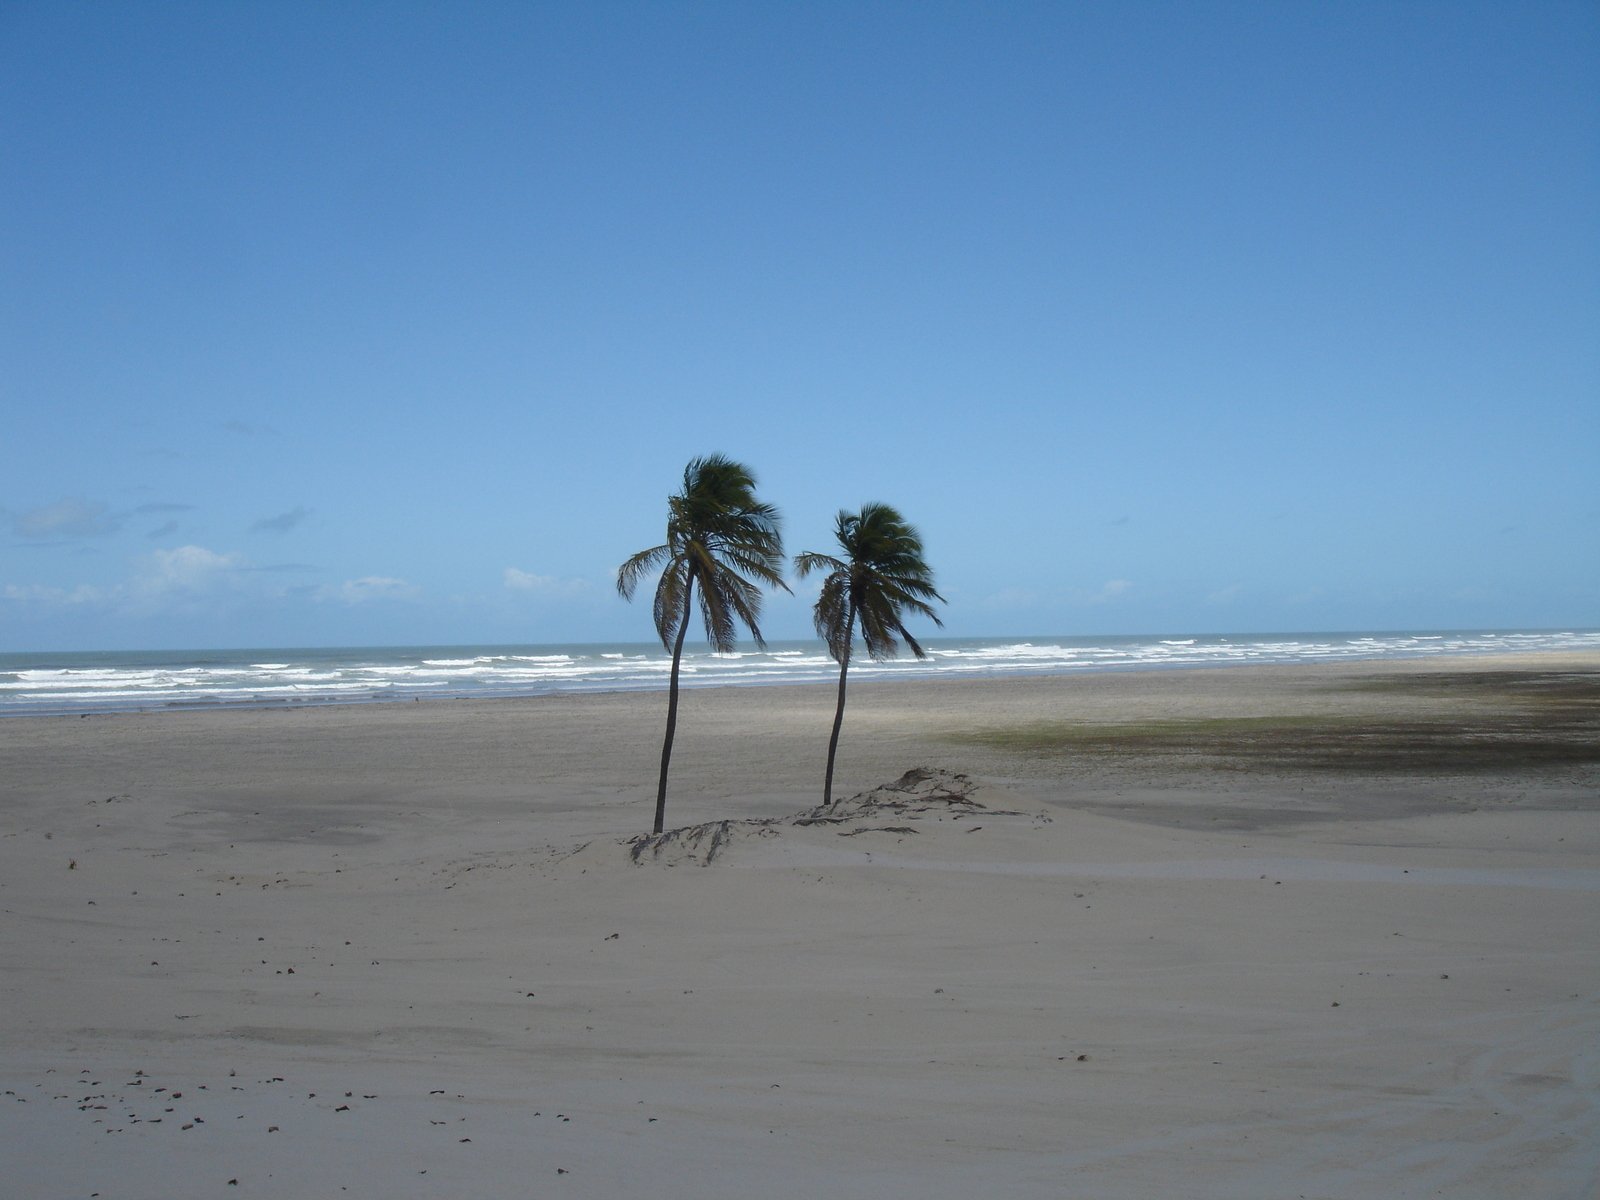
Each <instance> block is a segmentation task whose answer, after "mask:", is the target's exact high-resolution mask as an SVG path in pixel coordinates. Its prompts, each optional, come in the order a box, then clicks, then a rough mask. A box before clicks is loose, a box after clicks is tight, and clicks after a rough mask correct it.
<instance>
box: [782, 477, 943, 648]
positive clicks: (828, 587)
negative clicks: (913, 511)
mask: <svg viewBox="0 0 1600 1200" xmlns="http://www.w3.org/2000/svg"><path fill="white" fill-rule="evenodd" d="M834 536H835V537H836V538H837V539H838V542H839V548H840V549H841V550H842V551H843V552H844V557H843V558H835V557H834V556H833V555H830V554H813V553H806V554H800V555H797V556H796V557H795V560H794V565H795V572H796V574H798V575H799V576H800V577H801V578H802V579H803V578H805V577H806V576H807V575H809V574H811V572H813V571H826V572H827V573H828V574H827V576H826V577H825V578H824V579H823V581H822V593H821V595H819V596H818V597H817V604H816V609H815V611H814V612H813V618H814V623H815V625H816V628H817V634H818V636H820V637H821V638H822V640H823V641H824V642H826V643H827V644H828V653H829V654H831V655H832V656H833V659H834V661H835V662H837V663H840V664H844V663H847V662H849V660H850V651H851V645H852V643H853V642H854V641H855V628H854V627H855V624H856V622H857V621H859V622H860V625H861V640H862V641H863V642H864V643H865V644H866V647H867V653H868V654H869V655H871V656H872V657H873V658H874V659H877V660H880V661H881V660H883V659H886V658H893V657H894V656H895V655H896V654H898V653H899V652H900V640H901V639H904V640H905V643H906V647H907V648H908V649H909V650H910V651H911V653H913V654H915V655H916V656H917V657H918V658H926V657H927V652H926V651H924V650H923V648H922V646H921V644H920V643H918V641H917V639H916V638H915V637H913V636H912V635H911V631H910V630H908V629H907V628H906V627H905V619H904V618H905V615H906V614H909V613H915V614H916V615H918V616H922V617H927V618H928V619H929V620H931V621H932V622H933V623H934V624H935V625H941V626H942V625H943V622H941V621H940V620H939V616H938V614H937V613H935V612H934V610H933V606H932V605H931V604H929V603H928V602H929V601H930V600H937V601H939V602H940V603H943V602H944V597H943V596H941V595H940V594H939V593H938V592H937V591H935V590H934V586H933V569H932V568H931V567H929V566H928V564H927V563H926V562H924V561H923V558H922V538H921V536H920V535H919V534H918V533H917V531H916V529H914V528H913V527H912V526H911V525H910V524H908V523H907V522H906V519H905V518H904V517H902V516H901V515H900V514H899V513H898V512H897V511H895V509H893V508H892V507H890V506H889V505H887V504H863V505H862V506H861V511H860V512H859V513H849V512H841V513H840V514H839V515H838V517H837V518H836V519H835V521H834Z"/></svg>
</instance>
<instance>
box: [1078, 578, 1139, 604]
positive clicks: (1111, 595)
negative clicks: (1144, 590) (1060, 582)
mask: <svg viewBox="0 0 1600 1200" xmlns="http://www.w3.org/2000/svg"><path fill="white" fill-rule="evenodd" d="M1132 590H1133V582H1132V581H1131V580H1128V579H1108V580H1106V581H1105V582H1104V583H1103V584H1101V585H1100V586H1099V587H1098V588H1096V589H1093V590H1089V589H1085V588H1076V589H1074V590H1073V593H1072V598H1073V599H1074V600H1076V601H1077V602H1078V603H1079V604H1110V603H1112V602H1114V601H1116V600H1120V599H1122V597H1124V596H1126V595H1127V594H1128V593H1129V592H1131V591H1132Z"/></svg>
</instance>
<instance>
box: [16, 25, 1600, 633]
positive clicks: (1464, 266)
mask: <svg viewBox="0 0 1600 1200" xmlns="http://www.w3.org/2000/svg"><path fill="white" fill-rule="evenodd" d="M1597 64H1600V9H1596V8H1595V6H1593V5H1592V4H1585V3H1527V2H1522V3H1505V4H1473V3H1448V4H1428V3H1404V4H1400V3H1394V4H1362V3H1331V4H1316V3H1297V4H1276V3H1184V4H1165V3H1132V4H1092V5H1091V4H1084V5H1070V4H1021V3H1017V4H976V3H974V4H962V3H946V4H926V3H918V4H874V3H862V4H818V3H813V4H805V5H800V4H717V3H710V4H675V3H656V4H620V3H585V4H576V3H575V4H556V3H550V4H532V3H527V4H522V3H518V4H495V3H463V4H446V3H385V4H380V3H368V4H356V3H332V4H322V3H318V4H311V3H292V2H288V0H284V2H278V3H248V2H241V3H229V4H216V3H195V4H175V3H163V2H159V0H157V2H152V3H143V4H107V3H92V4H79V3H71V2H60V0H51V2H49V3H30V2H26V0H9V2H8V3H6V4H5V5H4V6H3V7H0V161H3V162H4V170H3V171H0V256H3V257H0V359H3V361H4V363H5V367H4V370H3V372H0V389H3V407H4V411H5V413H6V414H7V415H6V419H5V421H4V430H5V432H4V436H3V442H0V444H3V446H4V448H5V454H4V460H3V461H4V467H3V471H0V645H3V647H4V648H6V649H91V648H146V647H151V648H159V647H194V646H236V645H261V646H270V645H299V644H348V643H367V644H370V643H412V642H422V643H458V642H459V643H467V642H496V641H506V640H514V641H529V642H547V641H571V640H579V641H589V640H596V641H598V640H613V639H631V640H645V639H647V638H649V637H650V636H652V634H651V629H650V616H649V608H648V604H647V603H642V604H641V603H636V604H634V605H632V606H630V605H627V604H625V603H623V602H622V601H621V600H620V599H618V598H617V597H616V595H615V593H614V589H613V586H612V582H611V581H612V577H613V572H614V570H615V568H616V565H617V564H618V563H620V562H621V561H622V560H623V559H624V558H625V557H626V556H627V555H629V554H631V553H632V552H633V551H635V550H638V549H642V548H643V547H645V546H648V545H652V544H654V543H656V542H658V541H660V540H661V535H662V530H663V524H664V520H665V505H664V500H665V497H666V496H667V494H668V493H669V492H671V491H672V490H673V489H674V488H675V486H676V485H677V483H678V481H679V479H680V477H681V473H682V469H683V466H684V463H685V462H686V461H687V460H688V459H689V458H691V457H693V456H695V455H700V454H706V453H710V452H713V451H719V452H723V453H727V454H729V455H732V456H734V457H736V458H739V459H741V460H744V461H746V462H748V463H750V464H751V465H752V466H753V467H754V468H755V470H756V473H757V475H758V477H759V479H760V481H761V485H762V491H763V494H764V495H765V497H766V498H767V499H769V500H770V501H771V502H772V503H774V504H776V505H778V506H779V507H780V509H782V511H783V513H784V515H785V533H786V540H787V542H788V545H789V548H790V549H791V551H799V550H827V549H830V548H831V547H830V545H829V539H830V529H831V524H832V518H833V514H834V513H835V512H836V511H837V510H838V509H839V508H840V507H845V506H848V507H854V506H856V505H858V504H860V503H861V502H863V501H866V500H886V501H888V502H890V503H892V504H894V505H896V506H898V507H899V508H900V509H901V510H902V511H903V512H904V513H905V514H906V515H907V517H908V518H910V519H911V520H912V521H913V522H914V523H916V524H917V525H918V526H919V527H920V528H921V530H922V532H923V535H924V539H925V541H926V543H927V546H928V552H929V557H930V560H931V561H932V562H933V564H934V566H935V568H936V570H937V572H938V578H939V583H940V586H941V589H942V590H943V591H944V593H945V595H946V596H947V597H948V599H949V601H950V605H949V609H948V613H947V617H948V619H947V631H948V632H950V633H954V634H964V635H990V634H992V635H1011V634H1047V633H1057V634H1093V633H1119V632H1180V631H1186V632H1208V631H1209V632H1216V631H1247V630H1250V631H1262V630H1330V629H1377V628H1407V627H1421V626H1430V627H1473V626H1484V627H1495V626H1499V627H1546V626H1565V627H1570V626H1576V625H1582V626H1595V625H1600V553H1597V550H1600V546H1597V541H1600V539H1597V538H1596V535H1595V530H1596V529H1597V528H1600V336H1597V335H1600V65H1597ZM809 601H810V596H809V595H808V594H806V592H804V591H800V592H799V593H798V594H797V595H796V596H795V597H793V598H778V599H775V600H774V601H772V602H771V604H770V606H769V618H768V621H767V625H766V630H765V631H766V632H767V634H768V636H769V637H800V636H806V635H808V634H809V620H808V617H807V612H808V606H809Z"/></svg>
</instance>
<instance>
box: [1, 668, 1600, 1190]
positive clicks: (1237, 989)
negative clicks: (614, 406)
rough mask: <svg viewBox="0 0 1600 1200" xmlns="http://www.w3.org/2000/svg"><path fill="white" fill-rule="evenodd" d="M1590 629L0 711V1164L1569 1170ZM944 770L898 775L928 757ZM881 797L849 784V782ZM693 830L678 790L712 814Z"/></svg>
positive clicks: (1598, 878) (719, 1178)
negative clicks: (1277, 654) (1126, 657)
mask: <svg viewBox="0 0 1600 1200" xmlns="http://www.w3.org/2000/svg"><path fill="white" fill-rule="evenodd" d="M1597 690H1600V657H1597V656H1593V655H1589V656H1537V657H1530V658H1522V659H1479V658H1473V659H1461V660H1451V661H1441V660H1429V661H1426V662H1419V663H1381V664H1340V665H1337V666H1334V665H1329V666H1324V667H1311V668H1307V667H1261V668H1254V667H1252V668H1230V669H1226V670H1197V671H1153V672H1128V673H1122V674H1108V675H1084V676H1075V677H1050V678H1028V679H1014V680H1004V681H999V680H990V681H981V680H971V681H956V682H944V681H939V682H916V683H903V682H900V683H885V684H877V685H872V686H858V687H855V688H853V689H852V692H851V701H850V709H849V713H848V715H847V718H846V724H845V732H844V740H843V742H842V744H841V751H840V766H839V776H838V780H837V782H836V788H835V791H836V794H838V795H841V796H850V795H852V794H853V793H856V792H864V791H866V790H867V789H871V788H874V787H876V786H878V785H880V784H884V783H886V782H888V781H891V780H895V779H897V778H898V777H900V776H901V775H902V773H904V772H905V771H907V770H908V769H910V768H914V767H930V768H942V769H944V770H946V771H949V772H953V773H960V774H962V775H965V776H966V777H967V780H968V781H969V783H968V784H963V787H967V786H970V787H971V788H972V790H971V792H970V797H968V800H970V803H969V802H968V800H963V801H961V802H960V803H954V804H943V802H940V803H938V804H933V805H932V806H931V807H928V806H924V807H922V808H916V807H910V808H907V807H897V806H896V805H894V804H890V805H882V806H868V807H866V808H862V809H859V810H852V811H853V814H854V815H852V816H850V817H849V819H848V820H840V821H835V822H832V823H828V822H821V821H811V822H810V823H796V822H795V821H794V820H792V818H793V817H794V815H795V814H798V813H803V812H805V811H806V810H809V809H810V808H811V806H813V805H815V804H816V802H817V800H818V799H819V796H818V792H819V791H820V775H821V767H822V758H823V754H824V752H825V740H826V737H827V730H828V723H829V721H830V719H831V715H832V704H833V691H832V689H831V688H830V687H825V686H822V687H809V688H747V689H713V690H706V691H692V692H688V693H686V694H685V697H684V707H683V712H682V716H681V721H680V726H679V737H678V742H677V746H676V751H675V755H674V766H673V776H672V792H671V797H670V799H669V806H668V825H669V826H682V825H693V824H696V823H700V822H719V821H723V820H730V819H731V820H734V821H736V822H745V821H751V822H760V823H759V824H735V825H733V826H730V827H728V828H727V829H726V830H724V831H723V833H724V835H725V836H724V838H723V840H722V841H721V842H720V844H719V851H718V853H717V854H716V856H715V858H714V859H713V860H712V861H711V862H710V863H709V864H705V865H702V864H703V859H704V847H705V846H706V845H708V844H709V842H708V841H704V840H702V841H701V842H700V843H698V845H699V847H700V849H699V850H692V849H691V848H689V847H688V844H687V843H686V841H685V840H684V839H679V840H678V841H676V842H674V843H671V844H669V845H668V846H666V847H664V848H663V849H662V851H661V852H660V853H655V852H649V853H644V854H641V855H640V856H638V857H639V861H635V856H634V855H633V854H632V852H631V851H632V850H633V849H635V847H632V846H630V845H629V842H628V839H630V838H631V837H633V836H634V835H636V834H638V833H639V832H641V831H643V830H645V829H647V828H648V824H649V820H650V816H651V812H652V809H653V802H654V779H655V767H656V762H657V756H658V755H659V751H660V742H659V738H660V733H661V723H662V718H663V715H664V713H663V710H664V707H665V704H664V698H663V697H662V696H660V695H658V694H631V695H594V696H564V697H552V698H548V699H535V700H505V701H487V702H470V701H455V702H450V701H442V702H437V703H432V704H428V703H423V704H395V705H372V706H364V707H362V706H352V707H331V708H318V709H305V710H258V711H227V712H205V713H181V714H159V715H124V716H95V717H88V718H82V719H79V718H75V717H64V718H29V719H17V720H11V721H7V722H4V723H3V724H0V917H3V921H0V937H3V939H4V940H3V946H0V953H3V955H4V962H5V964H6V966H5V971H4V975H3V983H0V1028H3V1030H4V1039H3V1044H4V1050H3V1053H0V1092H3V1093H4V1095H3V1096H0V1101H3V1102H4V1104H5V1106H6V1111H5V1117H6V1119H5V1121H4V1123H3V1124H0V1153H3V1157H4V1160H5V1162H6V1164H7V1167H6V1170H7V1173H8V1175H9V1176H10V1178H11V1180H12V1183H11V1185H10V1186H11V1187H12V1188H13V1189H14V1191H15V1194H17V1195H19V1196H29V1197H58V1196H59V1197H85V1196H91V1195H93V1194H94V1193H99V1194H100V1195H101V1196H105V1197H112V1196H120V1197H172V1196H207V1195H224V1196H235V1195H237V1196H250V1195H255V1196H274V1197H303V1196H307V1195H352V1196H375V1197H376V1196H396V1197H409V1196H418V1197H423V1196H428V1197H435V1196H463V1195H484V1196H491V1195H493V1196H499V1195H532V1196H584V1197H601V1196H615V1195H621V1194H626V1193H631V1192H634V1191H638V1190H641V1189H649V1190H650V1191H651V1192H652V1193H653V1194H655V1195H665V1196H673V1197H677V1196H683V1197H691V1196H692V1197H724V1196H726V1197H736V1196H737V1197H746V1196H751V1195H763V1196H776V1197H790V1196H792V1197H812V1196H819V1195H827V1196H840V1197H868V1196H871V1197H902V1196H903V1197H968V1196H971V1195H973V1194H975V1193H979V1192H984V1191H987V1192H990V1193H993V1194H997V1195H1005V1196H1008V1197H1013V1196H1014V1197H1035V1196H1037V1197H1046V1196H1049V1197H1058V1196H1063V1195H1071V1196H1086V1197H1147V1196H1152V1195H1184V1196H1193V1197H1219V1198H1220V1197H1228V1198H1230V1200H1231V1198H1233V1197H1239V1196H1255V1195H1263V1196H1264V1195H1291V1196H1292V1195H1301V1194H1304V1195H1306V1196H1318V1197H1358V1196H1363V1197H1364V1196H1432V1195H1449V1196H1453V1197H1456V1196H1459V1197H1490V1196H1502V1195H1506V1194H1512V1193H1515V1194H1517V1195H1521V1196H1533V1197H1587V1196H1590V1195H1592V1194H1594V1192H1595V1190H1596V1187H1597V1185H1600V1049H1597V1047H1600V954H1596V953H1595V948H1596V947H1597V946H1600V803H1597V800H1600V762H1597V759H1600V711H1597V701H1596V696H1597ZM941 778H944V777H941ZM880 795H888V794H887V793H880ZM719 828H720V827H719Z"/></svg>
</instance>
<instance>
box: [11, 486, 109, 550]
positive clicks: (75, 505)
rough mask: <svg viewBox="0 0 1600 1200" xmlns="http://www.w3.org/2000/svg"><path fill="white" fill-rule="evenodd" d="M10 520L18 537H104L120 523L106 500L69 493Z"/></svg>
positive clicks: (50, 538) (45, 538)
mask: <svg viewBox="0 0 1600 1200" xmlns="http://www.w3.org/2000/svg"><path fill="white" fill-rule="evenodd" d="M10 520H11V528H12V531H13V532H14V533H16V535H17V536H18V537H24V538H30V539H33V540H37V541H44V540H58V539H63V538H87V537H101V536H103V535H105V534H108V533H115V532H116V531H117V529H118V527H119V524H120V523H119V522H118V520H117V519H116V518H115V517H114V516H113V515H112V514H111V511H110V508H109V507H108V506H107V505H106V504H104V503H103V502H101V501H99V500H86V499H84V498H83V497H82V496H68V497H65V498H64V499H61V500H57V501H56V502H55V503H54V504H45V505H42V506H40V507H39V508H30V509H28V510H27V511H26V512H20V513H14V514H11V517H10Z"/></svg>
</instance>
